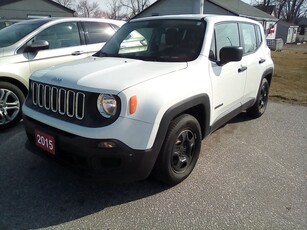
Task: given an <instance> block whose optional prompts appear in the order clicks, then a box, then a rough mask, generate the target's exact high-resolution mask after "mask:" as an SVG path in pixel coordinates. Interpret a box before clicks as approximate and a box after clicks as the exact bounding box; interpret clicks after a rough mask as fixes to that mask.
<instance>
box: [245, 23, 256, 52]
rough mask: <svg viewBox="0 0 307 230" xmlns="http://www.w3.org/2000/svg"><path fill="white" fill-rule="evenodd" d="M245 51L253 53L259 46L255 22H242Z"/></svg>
mask: <svg viewBox="0 0 307 230" xmlns="http://www.w3.org/2000/svg"><path fill="white" fill-rule="evenodd" d="M241 30H242V36H243V49H244V53H245V54H248V53H253V52H254V51H255V50H256V49H257V48H258V46H257V37H256V31H255V26H254V25H253V24H248V23H241Z"/></svg>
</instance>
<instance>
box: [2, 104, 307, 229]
mask: <svg viewBox="0 0 307 230" xmlns="http://www.w3.org/2000/svg"><path fill="white" fill-rule="evenodd" d="M306 118H307V107H302V106H293V105H288V104H278V103H272V102H271V103H269V107H268V110H267V112H266V113H265V115H264V116H263V117H261V118H260V119H257V120H250V119H249V118H248V117H246V116H245V114H242V115H240V116H238V117H237V118H235V119H233V120H232V121H230V122H229V123H228V124H227V125H225V126H224V127H223V128H221V129H219V130H217V131H216V132H215V133H213V134H212V135H211V136H209V137H208V138H207V139H206V140H204V141H203V143H202V153H201V156H200V159H199V161H198V164H197V166H196V168H195V169H194V172H193V173H192V174H191V176H190V177H189V178H188V179H187V180H185V181H184V182H183V183H181V184H179V185H177V186H175V187H172V188H169V187H165V186H162V185H160V184H159V183H157V182H155V181H153V180H146V181H142V182H136V183H131V184H114V185H110V184H102V183H98V182H94V181H86V180H84V179H81V178H78V177H76V176H75V175H73V174H71V173H70V172H69V171H67V170H65V169H63V168H61V167H60V166H58V165H56V164H52V163H51V162H50V161H46V160H45V159H41V158H40V157H38V156H36V155H33V154H31V153H29V152H28V151H27V150H25V148H24V143H25V140H26V135H25V133H24V131H23V127H22V124H20V125H19V126H17V127H15V128H13V129H10V130H8V131H5V132H2V133H0V229H1V230H2V229H37V228H40V229H43V228H46V229H278V230H279V229H307V218H306V217H307V183H306V180H307V172H306V171H307V119H306Z"/></svg>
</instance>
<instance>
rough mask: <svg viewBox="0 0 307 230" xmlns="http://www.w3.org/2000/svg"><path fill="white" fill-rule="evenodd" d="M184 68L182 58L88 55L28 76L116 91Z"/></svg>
mask: <svg viewBox="0 0 307 230" xmlns="http://www.w3.org/2000/svg"><path fill="white" fill-rule="evenodd" d="M185 68H187V63H185V62H148V61H142V60H136V59H127V58H113V57H103V58H99V57H89V58H86V59H82V60H78V61H73V62H68V63H65V64H62V65H57V66H53V67H50V68H48V69H44V70H39V71H37V72H35V73H34V74H33V75H32V76H31V80H34V81H39V82H43V83H47V84H51V85H57V86H60V87H67V88H72V89H79V90H84V91H96V92H102V90H103V92H104V93H112V94H117V93H119V92H121V91H123V90H124V89H127V88H129V87H131V86H133V85H136V84H139V83H141V82H144V81H148V80H150V79H153V78H155V77H159V76H162V75H165V74H169V73H172V72H175V71H178V70H181V69H185Z"/></svg>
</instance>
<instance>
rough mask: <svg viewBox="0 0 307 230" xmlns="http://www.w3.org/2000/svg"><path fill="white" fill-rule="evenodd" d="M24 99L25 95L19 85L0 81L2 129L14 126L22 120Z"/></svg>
mask: <svg viewBox="0 0 307 230" xmlns="http://www.w3.org/2000/svg"><path fill="white" fill-rule="evenodd" d="M24 100H25V95H24V94H23V92H22V91H21V90H20V89H19V88H18V87H17V86H15V85H13V84H11V83H9V82H0V130H3V129H6V128H9V127H12V126H14V125H15V124H17V123H18V122H19V121H20V119H21V117H22V112H21V106H22V104H23V102H24Z"/></svg>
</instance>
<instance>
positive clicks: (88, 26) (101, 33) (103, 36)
mask: <svg viewBox="0 0 307 230" xmlns="http://www.w3.org/2000/svg"><path fill="white" fill-rule="evenodd" d="M84 26H85V30H86V37H87V44H95V43H102V42H106V41H108V40H109V39H110V38H111V37H112V35H113V34H114V33H115V30H114V29H113V28H112V27H111V26H110V25H109V24H108V23H103V22H84Z"/></svg>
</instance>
